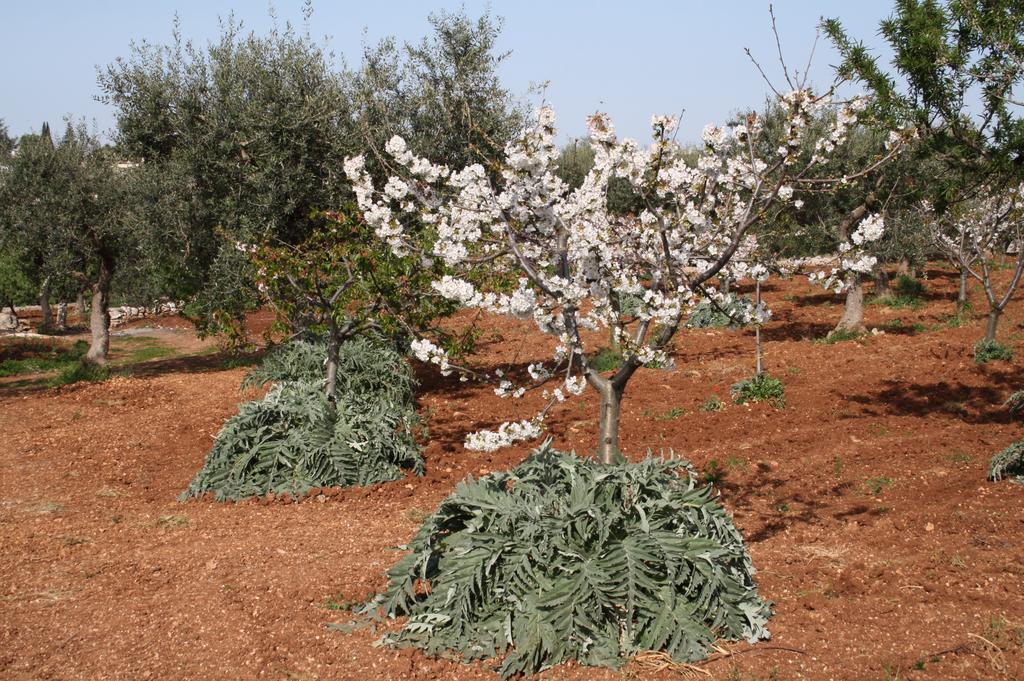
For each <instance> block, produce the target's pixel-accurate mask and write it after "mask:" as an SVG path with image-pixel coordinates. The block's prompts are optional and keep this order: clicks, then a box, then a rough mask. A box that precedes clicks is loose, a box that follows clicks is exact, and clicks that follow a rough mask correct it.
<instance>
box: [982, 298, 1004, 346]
mask: <svg viewBox="0 0 1024 681" xmlns="http://www.w3.org/2000/svg"><path fill="white" fill-rule="evenodd" d="M1002 314H1003V311H1002V310H1001V309H999V308H998V307H994V308H992V309H991V310H989V313H988V323H987V324H985V340H986V341H988V342H990V343H994V342H995V340H996V327H998V326H999V317H1001V316H1002Z"/></svg>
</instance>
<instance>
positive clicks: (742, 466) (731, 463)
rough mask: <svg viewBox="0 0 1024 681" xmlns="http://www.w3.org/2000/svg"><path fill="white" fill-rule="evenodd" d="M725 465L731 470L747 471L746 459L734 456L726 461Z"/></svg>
mask: <svg viewBox="0 0 1024 681" xmlns="http://www.w3.org/2000/svg"><path fill="white" fill-rule="evenodd" d="M725 465H726V466H728V467H729V468H737V469H739V470H746V469H747V460H746V459H744V458H743V457H741V456H736V455H733V456H730V457H729V458H728V459H726V460H725Z"/></svg>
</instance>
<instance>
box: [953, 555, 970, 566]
mask: <svg viewBox="0 0 1024 681" xmlns="http://www.w3.org/2000/svg"><path fill="white" fill-rule="evenodd" d="M949 564H950V565H952V566H953V567H955V568H965V567H967V563H965V562H964V559H963V558H961V557H960V554H959V553H955V554H953V557H952V558H950V559H949Z"/></svg>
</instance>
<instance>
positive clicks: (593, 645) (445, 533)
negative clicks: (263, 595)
mask: <svg viewBox="0 0 1024 681" xmlns="http://www.w3.org/2000/svg"><path fill="white" fill-rule="evenodd" d="M695 476H696V473H695V472H694V471H693V469H692V467H690V466H689V464H687V463H685V462H682V461H680V460H668V461H665V460H660V459H654V458H651V457H650V456H649V457H648V458H647V459H646V460H644V461H642V462H640V463H628V462H626V463H619V464H614V465H601V464H598V463H596V462H594V461H592V460H586V459H579V458H577V457H576V456H575V455H573V454H563V453H560V452H557V451H555V450H553V449H551V448H550V441H549V442H546V443H545V444H544V445H543V446H541V448H540V449H538V450H537V451H536V452H534V454H533V455H531V456H530V457H529V458H528V459H527V460H526V461H524V462H523V463H522V464H520V465H519V466H517V467H516V468H514V469H513V470H511V471H509V472H500V473H492V474H490V475H487V476H484V477H483V478H480V479H479V480H474V479H473V478H469V479H467V480H465V481H464V482H462V483H460V484H459V485H458V487H457V488H456V490H455V492H454V493H452V494H451V495H450V496H449V497H448V498H447V499H445V500H444V501H443V502H442V503H441V506H440V508H439V509H438V510H437V511H436V512H435V513H434V514H432V515H431V516H430V517H429V518H427V520H426V522H425V523H424V524H423V526H422V527H421V528H420V530H419V531H418V532H417V534H416V536H415V537H414V538H413V540H412V542H411V545H410V547H409V548H410V549H411V552H410V553H409V554H408V555H407V556H406V557H405V558H403V559H402V560H401V561H399V562H398V564H397V565H395V567H394V568H393V569H391V570H390V571H389V572H388V586H387V587H386V590H385V591H384V592H383V593H381V594H379V595H378V596H377V597H376V598H374V599H373V600H371V601H370V602H369V603H368V604H367V605H366V606H364V608H362V609H361V611H362V612H363V613H367V612H369V613H379V612H381V611H382V612H383V613H384V614H385V615H388V616H392V617H394V616H402V615H407V616H408V619H407V620H406V621H405V623H404V624H403V625H402V627H401V629H400V630H398V631H397V632H395V633H392V634H388V635H387V636H386V637H385V639H384V640H385V642H386V643H388V644H391V645H394V646H400V647H415V648H420V649H422V650H424V651H426V652H427V653H428V654H430V655H435V656H437V655H442V654H445V653H446V651H449V650H453V651H457V652H458V653H460V654H461V655H462V656H463V657H464V658H465V659H467V660H472V659H486V658H492V657H500V656H504V660H503V661H502V664H501V666H500V670H499V671H500V672H501V675H502V676H503V677H509V676H511V675H514V674H521V673H534V672H538V671H540V670H542V669H545V668H548V667H551V666H553V665H556V664H559V663H561V662H564V661H566V660H572V659H574V660H578V661H579V662H580V663H582V664H586V665H595V666H610V667H617V666H619V665H620V664H621V663H622V662H623V661H624V660H623V658H624V657H625V656H629V655H634V654H636V653H639V652H641V651H646V650H655V651H665V652H667V653H668V654H669V655H670V656H671V657H672V658H673V659H674V660H677V661H680V662H685V661H693V660H699V659H703V658H704V657H706V656H707V654H708V651H709V649H710V648H711V646H712V645H713V643H714V641H715V639H716V638H725V639H740V638H742V639H746V640H747V641H749V642H751V643H753V642H755V641H757V640H759V639H762V638H767V637H768V632H767V630H766V629H765V624H766V623H767V620H768V617H769V616H770V614H771V609H770V605H769V603H767V602H765V601H763V600H762V599H761V598H760V597H759V596H758V594H757V589H756V587H755V585H754V582H753V578H752V575H753V573H754V569H753V566H752V565H751V561H750V557H749V555H748V554H747V551H746V549H745V547H744V545H743V539H742V537H741V536H740V533H739V531H738V530H737V529H736V527H735V526H734V525H733V524H732V521H731V520H730V518H729V515H728V514H727V513H726V512H725V510H724V509H723V508H722V506H721V505H720V504H719V502H718V500H717V495H716V494H715V492H714V491H713V488H712V487H710V486H701V485H699V484H698V482H697V480H696V479H695Z"/></svg>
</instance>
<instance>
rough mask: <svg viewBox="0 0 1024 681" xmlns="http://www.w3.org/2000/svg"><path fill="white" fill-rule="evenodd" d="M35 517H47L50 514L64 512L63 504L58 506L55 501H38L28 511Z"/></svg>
mask: <svg viewBox="0 0 1024 681" xmlns="http://www.w3.org/2000/svg"><path fill="white" fill-rule="evenodd" d="M30 510H31V511H32V512H33V513H35V514H37V515H49V514H51V513H57V512H59V511H63V510H64V504H58V503H57V502H56V501H40V502H39V503H38V504H35V505H34V506H32V508H31V509H30Z"/></svg>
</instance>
